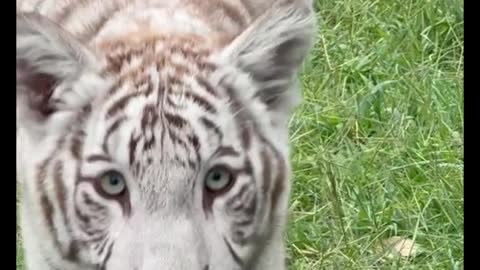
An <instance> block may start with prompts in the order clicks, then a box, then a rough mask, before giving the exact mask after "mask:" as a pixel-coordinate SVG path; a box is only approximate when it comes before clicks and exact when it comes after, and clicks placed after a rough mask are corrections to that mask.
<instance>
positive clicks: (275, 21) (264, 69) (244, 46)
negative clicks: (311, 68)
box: [222, 1, 316, 115]
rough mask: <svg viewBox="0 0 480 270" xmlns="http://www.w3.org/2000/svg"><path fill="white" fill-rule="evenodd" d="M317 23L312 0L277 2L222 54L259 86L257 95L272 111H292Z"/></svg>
mask: <svg viewBox="0 0 480 270" xmlns="http://www.w3.org/2000/svg"><path fill="white" fill-rule="evenodd" d="M299 2H300V3H299ZM315 26H316V22H315V19H314V13H313V7H312V4H311V1H297V3H296V4H288V5H287V4H283V5H276V6H273V7H272V8H270V9H269V11H267V12H266V13H265V14H264V15H263V16H261V17H260V18H259V19H257V20H256V21H255V22H254V23H253V24H252V25H251V26H250V27H249V28H247V29H246V30H245V31H244V32H243V33H242V34H241V35H240V36H238V37H237V38H236V39H234V40H233V42H232V43H231V44H230V45H228V46H227V47H226V49H225V50H224V51H223V52H222V54H223V55H224V59H225V58H226V59H227V61H229V62H230V63H234V64H235V65H236V66H237V67H238V68H240V69H241V70H243V71H245V72H247V73H248V74H249V75H250V77H251V78H252V79H253V80H254V82H255V83H256V84H257V85H258V86H259V88H258V90H257V93H255V97H256V98H259V99H260V100H261V101H262V102H263V103H265V104H266V105H267V108H268V109H269V111H272V112H274V113H281V114H287V115H289V113H290V112H291V110H292V109H293V107H294V106H295V105H296V104H297V103H298V101H299V97H300V93H299V91H298V89H297V87H296V73H297V71H298V69H299V68H300V66H301V64H302V62H303V61H304V59H305V57H306V55H307V53H308V51H309V50H310V47H311V45H312V41H313V36H314V29H315Z"/></svg>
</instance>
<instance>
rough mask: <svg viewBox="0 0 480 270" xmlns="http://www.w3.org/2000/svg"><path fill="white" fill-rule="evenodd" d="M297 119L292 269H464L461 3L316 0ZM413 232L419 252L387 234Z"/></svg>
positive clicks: (294, 127) (294, 130)
mask: <svg viewBox="0 0 480 270" xmlns="http://www.w3.org/2000/svg"><path fill="white" fill-rule="evenodd" d="M317 7H318V8H317V10H318V14H319V17H320V27H321V29H320V34H319V37H318V39H317V40H318V41H317V42H316V46H315V49H314V51H313V53H312V56H311V59H310V61H308V64H307V65H306V67H305V71H304V72H303V74H302V82H303V87H304V104H303V105H302V106H301V107H300V108H299V109H298V110H297V112H296V115H295V117H294V118H293V119H292V121H291V141H292V162H293V167H294V178H293V191H292V199H291V207H290V210H291V219H290V220H291V222H290V227H289V231H288V232H289V233H288V243H289V245H288V246H289V250H290V253H289V254H290V266H291V267H290V268H291V269H299V270H300V269H348V270H350V269H359V270H363V269H463V238H464V234H463V227H464V225H463V222H464V219H463V217H464V215H463V130H464V128H463V2H461V1H459V0H448V1H447V0H431V1H428V0H425V1H413V0H344V1H338V0H318V1H317ZM391 236H401V237H405V238H410V239H414V240H415V242H416V243H418V244H419V245H420V246H421V247H422V248H423V253H422V254H421V255H420V256H418V257H416V258H415V259H413V260H412V259H410V260H404V259H392V260H388V259H387V260H380V259H381V258H380V257H381V254H380V253H379V252H378V251H377V252H376V251H375V248H374V246H375V245H376V243H377V242H378V241H381V240H384V239H387V238H389V237H391Z"/></svg>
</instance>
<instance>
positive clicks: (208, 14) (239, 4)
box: [16, 0, 316, 270]
mask: <svg viewBox="0 0 480 270" xmlns="http://www.w3.org/2000/svg"><path fill="white" fill-rule="evenodd" d="M312 6H313V4H312V2H311V0H264V1H257V0H169V1H167V0H131V1H128V0H123V1H122V0H24V1H22V0H17V30H16V32H17V64H16V65H17V90H16V93H17V94H16V95H17V164H18V165H17V176H18V179H19V181H20V184H21V188H22V189H21V195H22V197H21V230H22V238H23V243H24V249H25V257H26V267H27V269H28V270H53V269H58V270H77V269H82V270H89V269H95V270H104V269H105V270H153V269H175V270H187V269H188V270H207V269H208V270H266V269H272V270H282V269H285V268H286V264H285V246H284V239H283V238H284V237H283V234H284V231H285V224H286V216H287V204H288V196H289V190H290V183H289V175H290V166H289V163H288V152H289V151H288V130H287V122H288V120H289V117H290V115H291V113H292V110H293V109H294V107H295V106H296V105H297V104H298V102H299V100H300V99H299V98H298V97H299V89H298V87H297V83H296V72H297V71H298V68H299V67H300V65H301V63H302V62H303V61H304V59H305V57H306V54H307V53H308V51H309V49H310V47H311V43H312V39H313V35H314V30H315V25H316V24H315V20H314V12H313V7H312Z"/></svg>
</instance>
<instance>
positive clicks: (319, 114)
mask: <svg viewBox="0 0 480 270" xmlns="http://www.w3.org/2000/svg"><path fill="white" fill-rule="evenodd" d="M316 7H317V11H318V15H319V22H320V23H319V24H320V30H319V34H318V38H317V41H316V45H315V48H314V50H313V51H312V53H311V56H310V58H309V60H308V61H307V63H306V65H305V67H304V69H303V71H302V73H301V75H300V81H301V84H302V86H303V89H304V92H303V96H304V103H303V105H302V106H300V107H299V108H298V109H297V111H296V113H295V116H294V117H293V118H292V120H291V123H290V128H291V147H292V151H291V161H292V164H293V168H294V171H293V179H292V185H293V188H292V194H291V206H290V223H289V230H288V236H287V238H288V249H289V265H290V267H289V269H295V270H302V269H341V270H353V269H358V270H364V269H415V270H417V269H419V270H420V269H435V270H437V269H463V268H464V257H463V243H464V233H463V229H464V214H463V210H464V206H463V205H464V201H463V188H464V187H463V149H464V146H463V132H464V119H463V112H464V107H463V98H464V96H463V94H464V87H463V82H464V79H463V69H464V67H463V60H464V53H463V44H464V32H463V26H464V19H463V9H464V3H463V1H461V0H424V1H414V0H343V1H340V0H317V1H316ZM393 236H398V237H401V238H404V239H409V240H411V241H412V242H413V243H414V244H415V245H416V246H417V247H418V248H419V249H418V252H417V253H418V256H415V257H412V256H410V257H407V256H403V257H402V256H393V257H392V256H385V255H387V254H386V253H385V252H382V251H383V250H385V249H382V248H381V245H379V243H381V242H382V241H383V240H386V239H390V238H391V237H393ZM19 250H20V248H19V247H18V246H17V270H19V269H22V267H21V261H22V255H21V252H20V251H19ZM387 250H388V249H387Z"/></svg>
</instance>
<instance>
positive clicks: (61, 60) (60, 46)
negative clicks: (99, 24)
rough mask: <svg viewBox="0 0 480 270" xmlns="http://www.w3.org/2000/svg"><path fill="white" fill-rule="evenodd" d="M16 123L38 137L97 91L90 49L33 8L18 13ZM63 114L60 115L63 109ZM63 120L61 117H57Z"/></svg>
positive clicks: (96, 66)
mask: <svg viewBox="0 0 480 270" xmlns="http://www.w3.org/2000/svg"><path fill="white" fill-rule="evenodd" d="M16 41H17V86H16V88H17V90H16V96H17V127H18V128H21V129H23V130H26V131H27V133H29V135H31V136H33V137H35V138H36V139H40V138H41V137H43V136H44V135H45V134H46V133H48V132H55V131H56V130H55V128H52V127H56V128H60V129H62V128H65V124H68V123H61V121H66V120H65V119H64V118H62V117H55V116H57V115H59V113H61V112H75V110H80V109H81V108H82V107H84V106H85V105H87V104H88V103H89V102H91V100H92V99H93V97H94V96H95V95H96V94H97V93H98V91H99V88H100V85H102V84H103V80H102V79H101V78H100V76H97V75H96V74H98V72H99V67H100V65H99V64H98V63H97V61H96V58H95V56H94V54H93V53H92V52H91V51H89V50H88V49H87V48H86V47H85V46H83V44H81V43H80V42H79V41H77V40H76V39H75V38H74V37H73V36H72V35H70V34H69V33H67V32H66V31H65V30H64V29H62V28H61V27H60V26H58V25H56V24H54V23H53V22H51V21H50V20H48V19H47V18H45V17H43V16H41V15H39V14H35V13H20V14H17V39H16ZM63 115H65V114H63ZM61 119H63V120H61Z"/></svg>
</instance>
